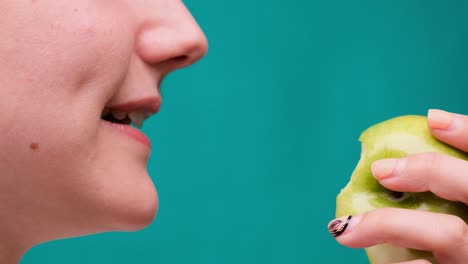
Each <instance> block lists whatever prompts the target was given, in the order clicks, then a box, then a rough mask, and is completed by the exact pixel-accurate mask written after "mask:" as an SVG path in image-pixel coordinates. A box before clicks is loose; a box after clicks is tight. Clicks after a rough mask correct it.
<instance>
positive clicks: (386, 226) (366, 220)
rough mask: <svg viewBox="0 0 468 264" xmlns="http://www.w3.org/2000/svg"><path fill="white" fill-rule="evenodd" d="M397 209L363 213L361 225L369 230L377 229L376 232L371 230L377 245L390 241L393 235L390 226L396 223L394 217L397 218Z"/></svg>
mask: <svg viewBox="0 0 468 264" xmlns="http://www.w3.org/2000/svg"><path fill="white" fill-rule="evenodd" d="M399 210H400V209H397V208H379V209H375V210H372V211H369V212H367V213H364V214H363V215H362V218H361V223H362V224H363V226H366V227H369V228H371V229H375V228H378V230H373V232H372V234H373V236H374V238H375V240H376V242H377V243H384V242H386V241H387V240H392V239H393V236H394V235H395V234H394V232H391V230H393V228H392V225H393V223H395V222H396V220H397V219H395V217H396V216H398V211H399Z"/></svg>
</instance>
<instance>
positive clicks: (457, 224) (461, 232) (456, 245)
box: [443, 216, 468, 252]
mask: <svg viewBox="0 0 468 264" xmlns="http://www.w3.org/2000/svg"><path fill="white" fill-rule="evenodd" d="M450 217H451V218H452V219H451V220H450V228H449V229H448V230H447V231H446V233H445V241H444V242H445V243H444V245H443V247H444V248H443V251H445V252H447V251H452V250H460V248H466V247H467V246H468V225H467V224H466V223H465V221H464V220H463V219H461V218H460V217H458V216H450Z"/></svg>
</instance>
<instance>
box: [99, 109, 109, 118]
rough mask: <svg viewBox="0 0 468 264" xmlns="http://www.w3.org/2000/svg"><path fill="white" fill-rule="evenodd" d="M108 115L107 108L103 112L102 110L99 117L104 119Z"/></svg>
mask: <svg viewBox="0 0 468 264" xmlns="http://www.w3.org/2000/svg"><path fill="white" fill-rule="evenodd" d="M109 113H110V110H109V108H104V110H102V113H101V117H104V116H106V115H108V114H109Z"/></svg>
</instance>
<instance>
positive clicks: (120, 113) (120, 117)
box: [111, 110, 127, 120]
mask: <svg viewBox="0 0 468 264" xmlns="http://www.w3.org/2000/svg"><path fill="white" fill-rule="evenodd" d="M111 114H112V115H113V116H114V118H115V119H117V120H123V119H125V118H126V117H127V113H126V112H123V111H119V110H112V111H111Z"/></svg>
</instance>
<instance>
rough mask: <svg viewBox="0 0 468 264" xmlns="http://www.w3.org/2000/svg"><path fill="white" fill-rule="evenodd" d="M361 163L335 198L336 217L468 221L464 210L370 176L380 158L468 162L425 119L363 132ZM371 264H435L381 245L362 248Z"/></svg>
mask: <svg viewBox="0 0 468 264" xmlns="http://www.w3.org/2000/svg"><path fill="white" fill-rule="evenodd" d="M359 141H360V142H361V143H362V151H361V159H360V160H359V163H358V164H357V167H356V168H355V170H354V172H353V174H352V176H351V179H350V181H349V183H348V184H347V185H346V187H345V188H344V189H342V190H341V192H340V194H339V195H338V197H337V208H336V216H337V217H340V216H344V215H358V214H362V213H364V212H367V211H370V210H373V209H376V208H384V207H398V208H406V209H414V210H424V211H431V212H439V213H447V214H453V215H457V216H459V217H461V218H463V219H464V220H465V221H467V220H468V206H466V205H465V204H462V203H458V202H451V201H447V200H444V199H441V198H439V197H437V196H435V195H434V194H432V193H429V192H426V193H404V194H402V193H398V192H394V191H392V190H389V189H387V188H385V187H383V186H382V185H380V184H379V182H378V181H377V180H375V178H374V177H373V176H372V173H371V164H372V163H373V162H374V161H376V160H379V159H384V158H401V157H405V156H407V155H411V154H416V153H422V152H440V153H444V154H447V155H451V156H454V157H457V158H460V159H464V160H468V154H466V153H464V152H462V151H460V150H458V149H455V148H453V147H451V146H449V145H446V144H444V143H442V142H441V141H439V140H437V139H436V138H435V137H433V136H432V135H431V133H430V131H429V129H428V126H427V120H426V117H423V116H415V115H414V116H401V117H397V118H393V119H390V120H387V121H385V122H382V123H379V124H377V125H374V126H372V127H370V128H368V129H367V130H366V131H364V132H363V133H362V134H361V136H360V138H359ZM366 254H367V256H368V257H369V261H370V263H372V264H385V263H395V262H401V261H408V260H413V259H420V258H424V259H427V260H429V261H431V262H432V263H437V262H436V260H435V259H434V257H433V256H432V254H431V253H429V252H424V251H418V250H413V249H406V248H397V247H394V246H391V245H387V244H381V245H377V246H373V247H370V248H366Z"/></svg>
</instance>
